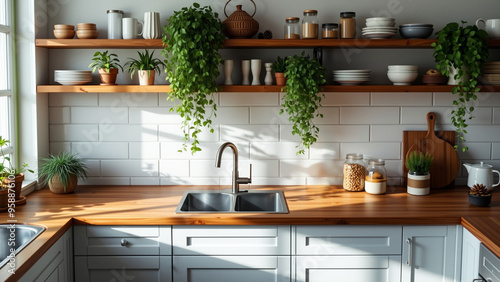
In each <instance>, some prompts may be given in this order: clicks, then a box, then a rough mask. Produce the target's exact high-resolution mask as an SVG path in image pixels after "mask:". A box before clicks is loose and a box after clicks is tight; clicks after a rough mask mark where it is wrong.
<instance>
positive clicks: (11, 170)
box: [0, 136, 34, 186]
mask: <svg viewBox="0 0 500 282" xmlns="http://www.w3.org/2000/svg"><path fill="white" fill-rule="evenodd" d="M9 143H10V141H9V140H7V139H5V138H3V137H2V136H0V158H1V159H2V163H1V164H0V184H2V183H4V180H5V179H6V178H7V177H9V175H14V176H18V175H19V174H21V173H23V172H25V171H29V172H31V173H34V171H33V170H31V169H29V168H28V164H27V163H23V164H22V165H21V166H19V167H16V166H15V165H14V164H13V163H12V160H11V158H10V157H9V156H8V155H6V154H5V152H4V148H5V147H7V146H8V145H9ZM2 156H3V157H2ZM0 186H2V185H0Z"/></svg>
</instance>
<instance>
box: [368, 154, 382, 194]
mask: <svg viewBox="0 0 500 282" xmlns="http://www.w3.org/2000/svg"><path fill="white" fill-rule="evenodd" d="M386 190H387V171H386V170H385V160H383V159H377V160H370V161H369V162H368V167H367V168H366V177H365V191H366V193H369V194H376V195H379V194H384V193H385V192H386Z"/></svg>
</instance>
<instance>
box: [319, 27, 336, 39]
mask: <svg viewBox="0 0 500 282" xmlns="http://www.w3.org/2000/svg"><path fill="white" fill-rule="evenodd" d="M321 27H322V33H323V39H337V38H339V25H338V24H336V23H324V24H322V25H321Z"/></svg>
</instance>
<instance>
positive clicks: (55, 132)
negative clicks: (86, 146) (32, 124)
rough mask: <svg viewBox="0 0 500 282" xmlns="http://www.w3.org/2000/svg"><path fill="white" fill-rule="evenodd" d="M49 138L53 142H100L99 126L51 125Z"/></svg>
mask: <svg viewBox="0 0 500 282" xmlns="http://www.w3.org/2000/svg"><path fill="white" fill-rule="evenodd" d="M49 136H50V138H49V139H50V141H51V142H58V141H59V142H69V141H75V142H77V141H82V142H92V141H99V130H98V125H97V124H92V125H72V124H66V125H50V126H49Z"/></svg>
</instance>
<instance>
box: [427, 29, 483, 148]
mask: <svg viewBox="0 0 500 282" xmlns="http://www.w3.org/2000/svg"><path fill="white" fill-rule="evenodd" d="M465 23H466V22H464V21H462V25H459V24H458V23H449V24H447V25H446V26H445V27H444V28H443V29H441V30H440V31H439V32H437V33H436V34H437V35H438V39H437V43H432V47H434V59H435V61H436V63H437V65H436V67H437V69H439V70H440V71H441V73H442V74H443V75H446V76H449V75H450V71H449V70H450V68H452V67H453V68H455V69H456V70H458V74H457V75H455V77H454V78H455V79H460V78H462V77H463V78H465V79H463V80H462V81H459V83H458V85H457V86H455V87H453V90H452V93H453V94H456V95H457V97H456V99H455V100H454V101H453V105H454V106H455V108H454V109H453V110H452V112H451V114H452V117H451V122H452V123H453V125H454V126H455V128H456V130H457V133H458V135H457V143H456V145H455V150H457V149H458V147H459V146H460V144H463V142H464V141H465V138H464V134H467V126H468V125H467V120H470V119H472V118H473V116H472V112H473V111H474V101H475V100H477V96H476V94H475V93H476V92H478V91H479V90H480V89H479V88H478V87H477V84H478V77H479V75H480V74H481V68H482V66H483V63H484V61H485V60H486V59H487V58H488V41H487V40H486V39H487V37H488V34H487V33H486V31H484V30H482V29H478V28H477V26H475V25H469V26H465V27H464V24H465ZM467 149H468V148H467V147H466V146H463V147H462V151H464V152H465V151H466V150H467Z"/></svg>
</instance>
